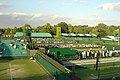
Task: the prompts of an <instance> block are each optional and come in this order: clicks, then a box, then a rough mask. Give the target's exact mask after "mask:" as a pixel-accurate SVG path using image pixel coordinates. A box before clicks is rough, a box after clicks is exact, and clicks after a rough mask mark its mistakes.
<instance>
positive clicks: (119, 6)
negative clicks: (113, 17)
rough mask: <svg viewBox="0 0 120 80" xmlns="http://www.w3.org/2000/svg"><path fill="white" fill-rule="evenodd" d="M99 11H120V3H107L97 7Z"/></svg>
mask: <svg viewBox="0 0 120 80" xmlns="http://www.w3.org/2000/svg"><path fill="white" fill-rule="evenodd" d="M97 9H102V10H116V11H120V2H119V3H105V4H102V5H99V6H97Z"/></svg>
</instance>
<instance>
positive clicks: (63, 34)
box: [61, 33, 96, 37]
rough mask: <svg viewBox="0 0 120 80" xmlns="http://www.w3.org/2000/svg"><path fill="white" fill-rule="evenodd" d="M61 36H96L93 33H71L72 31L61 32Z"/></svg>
mask: <svg viewBox="0 0 120 80" xmlns="http://www.w3.org/2000/svg"><path fill="white" fill-rule="evenodd" d="M61 36H66V37H92V36H96V35H95V34H73V33H68V34H67V33H61Z"/></svg>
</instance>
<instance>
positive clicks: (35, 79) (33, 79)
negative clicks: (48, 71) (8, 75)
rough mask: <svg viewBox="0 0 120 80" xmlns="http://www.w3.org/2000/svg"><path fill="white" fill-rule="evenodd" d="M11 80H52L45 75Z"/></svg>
mask: <svg viewBox="0 0 120 80" xmlns="http://www.w3.org/2000/svg"><path fill="white" fill-rule="evenodd" d="M0 80H10V79H0ZM12 80H53V79H52V78H51V77H48V76H46V75H38V76H36V75H35V76H34V75H33V76H30V77H24V78H23V77H20V78H14V77H13V79H12Z"/></svg>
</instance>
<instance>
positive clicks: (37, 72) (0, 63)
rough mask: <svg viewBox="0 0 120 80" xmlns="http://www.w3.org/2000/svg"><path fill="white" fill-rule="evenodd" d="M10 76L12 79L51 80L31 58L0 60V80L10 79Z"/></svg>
mask: <svg viewBox="0 0 120 80" xmlns="http://www.w3.org/2000/svg"><path fill="white" fill-rule="evenodd" d="M10 64H11V65H10ZM10 66H11V68H10ZM11 77H12V80H52V78H51V76H50V75H48V73H47V72H46V71H45V70H44V69H43V68H42V67H41V65H39V64H38V63H37V62H34V61H32V60H29V59H15V60H0V80H11Z"/></svg>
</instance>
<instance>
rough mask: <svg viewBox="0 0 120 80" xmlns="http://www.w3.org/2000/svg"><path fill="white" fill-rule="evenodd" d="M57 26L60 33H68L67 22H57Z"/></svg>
mask: <svg viewBox="0 0 120 80" xmlns="http://www.w3.org/2000/svg"><path fill="white" fill-rule="evenodd" d="M57 26H59V27H61V32H62V33H68V32H69V31H68V24H67V23H65V22H61V23H58V24H57Z"/></svg>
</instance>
